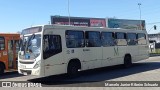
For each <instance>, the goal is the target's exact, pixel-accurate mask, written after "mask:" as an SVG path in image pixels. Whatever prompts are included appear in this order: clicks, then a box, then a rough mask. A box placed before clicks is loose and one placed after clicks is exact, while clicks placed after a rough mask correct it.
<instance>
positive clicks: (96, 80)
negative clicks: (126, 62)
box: [0, 56, 160, 90]
mask: <svg viewBox="0 0 160 90" xmlns="http://www.w3.org/2000/svg"><path fill="white" fill-rule="evenodd" d="M0 81H27V82H31V83H41V84H42V86H45V87H46V90H47V89H48V90H50V88H52V87H54V88H56V87H68V88H74V87H75V88H80V87H84V88H87V87H91V88H92V87H93V88H94V87H97V88H98V89H99V90H104V89H105V87H104V83H105V82H106V81H160V56H156V57H150V58H149V59H147V60H142V61H140V62H137V63H134V64H133V66H132V67H130V68H123V66H122V65H118V66H112V67H106V68H101V69H94V70H88V71H84V72H81V73H80V76H79V77H77V78H74V79H71V78H69V77H67V75H58V76H51V77H47V78H36V76H24V75H20V74H18V73H17V72H9V73H5V74H4V75H2V76H0ZM100 87H103V88H100ZM108 88H109V89H114V88H115V87H108ZM120 88H122V87H119V89H120ZM128 88H130V87H128ZM131 88H133V87H131ZM144 88H145V87H139V89H141V90H143V89H144ZM57 89H60V88H57ZM122 89H123V90H124V88H122ZM147 89H148V88H145V90H147ZM152 89H153V90H155V89H157V90H159V89H160V88H159V89H158V88H155V87H153V88H150V89H149V90H152ZM0 90H1V89H0ZM63 90H66V89H65V88H63ZM67 90H68V89H67ZM87 90H88V88H87ZM92 90H94V89H92ZM133 90H135V89H133Z"/></svg>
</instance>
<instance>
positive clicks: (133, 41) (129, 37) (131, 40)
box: [127, 33, 137, 45]
mask: <svg viewBox="0 0 160 90" xmlns="http://www.w3.org/2000/svg"><path fill="white" fill-rule="evenodd" d="M127 42H128V45H136V44H137V38H136V34H135V33H127Z"/></svg>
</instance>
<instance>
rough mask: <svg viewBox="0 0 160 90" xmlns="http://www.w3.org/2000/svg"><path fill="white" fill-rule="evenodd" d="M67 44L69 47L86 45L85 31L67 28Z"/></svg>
mask: <svg viewBox="0 0 160 90" xmlns="http://www.w3.org/2000/svg"><path fill="white" fill-rule="evenodd" d="M66 45H67V48H81V47H84V32H83V31H73V30H67V31H66Z"/></svg>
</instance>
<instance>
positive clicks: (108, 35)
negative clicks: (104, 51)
mask: <svg viewBox="0 0 160 90" xmlns="http://www.w3.org/2000/svg"><path fill="white" fill-rule="evenodd" d="M102 45H103V46H104V47H105V46H114V33H112V32H102Z"/></svg>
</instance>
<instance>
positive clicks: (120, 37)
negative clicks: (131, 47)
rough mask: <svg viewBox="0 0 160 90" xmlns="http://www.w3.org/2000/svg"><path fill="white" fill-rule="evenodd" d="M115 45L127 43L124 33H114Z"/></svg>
mask: <svg viewBox="0 0 160 90" xmlns="http://www.w3.org/2000/svg"><path fill="white" fill-rule="evenodd" d="M116 45H118V46H124V45H127V41H126V33H122V32H117V33H116Z"/></svg>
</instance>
